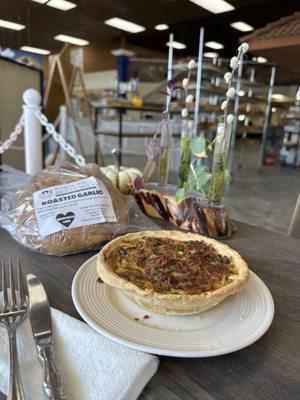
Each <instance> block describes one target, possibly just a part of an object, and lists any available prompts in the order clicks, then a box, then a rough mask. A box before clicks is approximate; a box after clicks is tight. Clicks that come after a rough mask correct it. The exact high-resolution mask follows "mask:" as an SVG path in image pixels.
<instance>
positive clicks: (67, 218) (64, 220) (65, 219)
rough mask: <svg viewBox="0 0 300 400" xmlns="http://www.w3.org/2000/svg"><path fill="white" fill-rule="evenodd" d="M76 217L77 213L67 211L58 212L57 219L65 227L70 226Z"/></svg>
mask: <svg viewBox="0 0 300 400" xmlns="http://www.w3.org/2000/svg"><path fill="white" fill-rule="evenodd" d="M74 218H75V214H74V213H73V212H72V211H69V212H67V213H66V215H64V214H57V216H56V220H57V221H58V222H59V223H60V224H62V225H64V226H65V227H67V228H68V227H69V226H70V225H71V223H72V222H73V221H74Z"/></svg>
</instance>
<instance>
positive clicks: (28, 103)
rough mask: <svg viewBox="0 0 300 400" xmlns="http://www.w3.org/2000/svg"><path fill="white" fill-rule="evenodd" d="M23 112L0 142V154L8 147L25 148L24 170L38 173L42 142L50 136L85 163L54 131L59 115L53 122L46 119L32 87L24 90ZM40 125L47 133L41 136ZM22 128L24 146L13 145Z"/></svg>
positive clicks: (70, 154) (40, 167) (72, 156)
mask: <svg viewBox="0 0 300 400" xmlns="http://www.w3.org/2000/svg"><path fill="white" fill-rule="evenodd" d="M23 99H24V102H25V104H24V106H23V109H24V112H23V113H22V115H21V117H20V119H19V122H18V123H17V124H16V126H15V129H14V130H13V131H12V132H11V133H10V135H9V137H8V139H6V140H5V141H4V142H0V154H3V153H4V152H5V151H7V150H8V149H12V150H18V151H20V150H25V164H26V172H27V173H29V174H35V173H38V172H39V170H40V169H42V160H41V159H39V158H41V154H42V143H43V142H45V141H46V140H48V139H49V138H50V137H52V138H53V139H54V140H55V141H56V142H57V143H58V144H59V146H60V147H61V148H62V149H63V150H64V151H65V152H66V153H67V154H68V155H69V156H70V157H71V158H73V159H74V160H75V162H76V164H78V165H79V166H84V165H86V162H85V158H84V157H83V156H82V155H81V154H78V153H77V152H76V150H75V148H74V147H73V146H72V145H71V144H69V143H68V142H67V141H66V140H65V138H64V137H63V136H62V135H61V134H60V133H59V132H57V131H56V126H57V125H58V123H59V122H60V116H58V117H57V118H56V120H55V121H54V124H52V123H51V122H49V121H48V119H47V117H46V116H45V115H44V114H43V113H42V112H41V110H40V105H39V104H40V101H41V96H40V94H39V93H38V92H37V91H36V90H34V89H28V90H26V91H25V92H24V95H23ZM41 126H44V127H45V129H46V131H47V135H45V136H44V137H43V138H42V137H41ZM23 129H24V133H25V137H24V143H25V146H13V143H14V142H15V141H16V140H17V138H18V137H19V136H20V134H21V133H22V131H23Z"/></svg>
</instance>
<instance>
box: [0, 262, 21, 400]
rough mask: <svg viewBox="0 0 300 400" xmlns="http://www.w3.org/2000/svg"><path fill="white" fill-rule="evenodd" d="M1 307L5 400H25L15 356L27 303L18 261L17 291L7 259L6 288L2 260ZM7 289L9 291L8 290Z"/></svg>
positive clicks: (0, 320)
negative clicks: (6, 376)
mask: <svg viewBox="0 0 300 400" xmlns="http://www.w3.org/2000/svg"><path fill="white" fill-rule="evenodd" d="M1 269H2V288H1V289H2V296H3V299H2V307H1V304H0V324H1V325H4V326H5V327H6V329H7V333H8V337H9V354H10V356H9V364H10V365H9V369H10V371H9V391H8V397H7V400H25V396H24V391H23V387H22V381H21V375H20V367H19V361H18V354H17V342H16V330H17V327H18V326H19V324H20V323H21V322H22V321H23V320H24V319H25V317H26V313H27V302H26V296H25V288H24V280H23V274H22V270H21V266H20V260H19V259H17V291H18V293H17V291H16V285H15V280H14V274H13V268H12V261H11V258H9V259H8V269H9V286H7V281H6V273H5V268H4V260H3V259H2V268H1ZM8 289H9V290H8Z"/></svg>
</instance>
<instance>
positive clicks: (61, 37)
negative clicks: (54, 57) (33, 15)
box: [54, 34, 90, 46]
mask: <svg viewBox="0 0 300 400" xmlns="http://www.w3.org/2000/svg"><path fill="white" fill-rule="evenodd" d="M54 39H55V40H59V41H60V42H66V43H71V44H75V45H77V46H86V45H87V44H90V42H89V41H87V40H84V39H79V38H76V37H73V36H68V35H63V34H60V35H56V36H54Z"/></svg>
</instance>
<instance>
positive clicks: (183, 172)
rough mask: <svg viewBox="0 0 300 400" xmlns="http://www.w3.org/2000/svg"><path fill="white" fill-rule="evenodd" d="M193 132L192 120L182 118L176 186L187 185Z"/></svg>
mask: <svg viewBox="0 0 300 400" xmlns="http://www.w3.org/2000/svg"><path fill="white" fill-rule="evenodd" d="M192 133H193V121H192V120H187V119H183V120H182V126H181V137H180V146H179V149H180V161H179V170H178V177H179V182H178V188H183V187H184V188H187V187H188V178H189V171H190V159H191V149H190V143H191V139H192Z"/></svg>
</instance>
